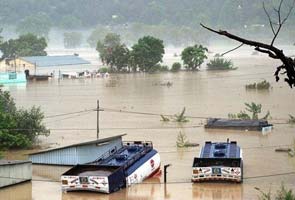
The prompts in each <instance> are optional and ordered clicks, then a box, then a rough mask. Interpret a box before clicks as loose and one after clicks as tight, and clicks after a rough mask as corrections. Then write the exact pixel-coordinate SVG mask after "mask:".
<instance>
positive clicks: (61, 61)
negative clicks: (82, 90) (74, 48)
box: [20, 55, 90, 67]
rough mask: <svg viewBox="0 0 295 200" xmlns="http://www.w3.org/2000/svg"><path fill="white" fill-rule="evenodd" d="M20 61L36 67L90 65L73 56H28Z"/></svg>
mask: <svg viewBox="0 0 295 200" xmlns="http://www.w3.org/2000/svg"><path fill="white" fill-rule="evenodd" d="M20 59H22V60H24V61H26V62H29V63H31V64H34V65H36V66H38V67H56V66H64V65H81V64H90V62H88V61H86V60H84V59H82V58H80V57H78V56H75V55H65V56H29V57H20Z"/></svg>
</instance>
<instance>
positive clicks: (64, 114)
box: [44, 109, 96, 119]
mask: <svg viewBox="0 0 295 200" xmlns="http://www.w3.org/2000/svg"><path fill="white" fill-rule="evenodd" d="M89 111H96V109H85V110H80V111H76V112H68V113H62V114H57V115H49V116H45V117H44V118H45V119H47V118H54V117H62V116H66V115H74V114H80V113H84V112H89Z"/></svg>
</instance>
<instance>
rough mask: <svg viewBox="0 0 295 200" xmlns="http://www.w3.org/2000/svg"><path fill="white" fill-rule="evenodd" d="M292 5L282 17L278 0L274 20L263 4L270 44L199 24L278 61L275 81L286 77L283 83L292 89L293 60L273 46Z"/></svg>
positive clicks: (294, 65) (294, 63)
mask: <svg viewBox="0 0 295 200" xmlns="http://www.w3.org/2000/svg"><path fill="white" fill-rule="evenodd" d="M294 5H295V0H292V5H291V6H287V7H286V10H287V12H286V14H285V15H283V11H282V7H283V6H284V0H280V2H279V5H278V7H277V8H274V9H273V10H274V12H275V15H276V19H273V17H272V15H271V14H270V12H269V11H268V10H267V8H266V6H265V4H264V3H263V9H264V12H265V14H266V16H267V18H268V22H269V25H270V28H271V32H272V34H273V38H272V40H271V42H270V44H266V43H262V42H259V41H253V40H249V39H246V38H243V37H240V36H237V35H234V34H232V33H229V32H227V31H224V30H219V31H218V30H214V29H212V28H209V27H207V26H205V25H203V24H201V26H202V27H204V28H205V29H207V30H209V31H211V32H213V33H216V34H219V35H222V36H225V37H228V38H230V39H232V40H235V41H238V42H240V43H241V45H240V46H242V45H244V44H245V45H249V46H253V47H254V49H255V50H256V51H259V52H261V53H265V54H268V56H269V57H271V58H273V59H279V60H280V61H281V62H282V65H280V66H278V67H277V69H276V71H275V73H274V76H275V78H276V81H279V80H280V76H281V75H285V76H286V77H285V79H284V80H285V82H286V83H287V84H288V85H289V86H290V87H291V88H292V87H294V86H295V59H293V58H292V57H288V56H286V55H285V54H284V52H283V50H281V49H279V48H277V47H275V46H274V43H275V41H276V39H277V37H278V35H279V33H280V31H281V29H282V27H283V25H284V24H285V22H286V21H287V19H288V18H289V16H290V15H291V13H292V10H293V8H294ZM240 46H239V47H240ZM235 49H236V48H235Z"/></svg>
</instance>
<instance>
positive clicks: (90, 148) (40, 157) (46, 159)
mask: <svg viewBox="0 0 295 200" xmlns="http://www.w3.org/2000/svg"><path fill="white" fill-rule="evenodd" d="M121 147H122V138H118V139H114V140H112V141H109V142H106V143H102V144H98V145H97V144H89V145H84V146H76V147H69V148H64V149H57V150H53V151H48V152H41V153H39V154H33V155H30V156H29V160H31V161H32V163H33V164H50V165H76V164H83V163H87V162H92V161H94V160H95V159H97V158H98V157H100V156H102V155H103V154H105V153H106V152H108V151H111V150H112V149H114V148H117V149H119V148H121Z"/></svg>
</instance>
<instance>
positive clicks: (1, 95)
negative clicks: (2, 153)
mask: <svg viewBox="0 0 295 200" xmlns="http://www.w3.org/2000/svg"><path fill="white" fill-rule="evenodd" d="M43 118H44V115H43V113H42V112H41V110H40V108H37V107H32V108H30V109H28V110H26V109H23V108H21V109H18V108H17V107H16V105H15V103H14V100H13V98H12V97H11V96H10V94H9V92H7V91H3V90H0V149H1V150H3V149H16V148H28V147H31V146H32V145H33V144H34V143H35V142H36V139H37V137H38V136H39V135H48V134H49V130H48V129H46V127H45V126H44V125H43V123H42V121H43Z"/></svg>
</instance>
